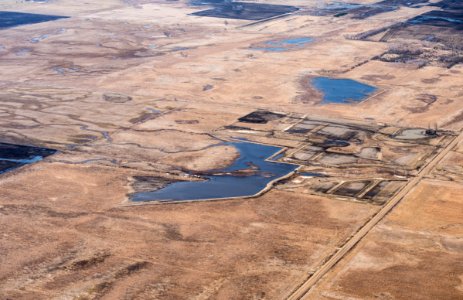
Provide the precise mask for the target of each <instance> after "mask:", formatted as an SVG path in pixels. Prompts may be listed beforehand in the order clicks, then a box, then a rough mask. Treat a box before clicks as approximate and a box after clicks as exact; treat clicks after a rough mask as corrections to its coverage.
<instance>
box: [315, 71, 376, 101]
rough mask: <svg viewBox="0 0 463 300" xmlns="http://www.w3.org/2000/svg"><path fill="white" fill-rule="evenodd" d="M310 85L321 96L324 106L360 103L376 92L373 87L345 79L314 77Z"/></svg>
mask: <svg viewBox="0 0 463 300" xmlns="http://www.w3.org/2000/svg"><path fill="white" fill-rule="evenodd" d="M312 85H313V86H314V87H315V88H316V89H317V90H318V91H320V92H321V93H322V94H323V102H322V103H324V104H328V103H347V104H349V103H353V102H360V101H362V100H365V99H366V98H368V96H370V95H371V94H372V93H373V92H375V91H376V90H377V88H376V87H374V86H371V85H368V84H364V83H361V82H358V81H356V80H352V79H345V78H330V77H315V78H313V79H312Z"/></svg>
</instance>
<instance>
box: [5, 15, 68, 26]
mask: <svg viewBox="0 0 463 300" xmlns="http://www.w3.org/2000/svg"><path fill="white" fill-rule="evenodd" d="M62 18H67V17H64V16H53V15H40V14H28V13H22V12H11V11H0V29H4V28H10V27H15V26H19V25H27V24H35V23H42V22H48V21H54V20H58V19H62Z"/></svg>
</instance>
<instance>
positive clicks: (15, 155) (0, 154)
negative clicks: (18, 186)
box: [0, 143, 56, 174]
mask: <svg viewBox="0 0 463 300" xmlns="http://www.w3.org/2000/svg"><path fill="white" fill-rule="evenodd" d="M54 153H56V150H53V149H46V148H38V147H31V146H21V145H13V144H5V143H0V174H2V173H5V172H7V171H11V170H13V169H15V168H19V167H21V166H24V165H27V164H32V163H36V162H38V161H41V160H42V159H43V158H44V157H47V156H49V155H52V154H54Z"/></svg>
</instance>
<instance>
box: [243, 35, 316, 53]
mask: <svg viewBox="0 0 463 300" xmlns="http://www.w3.org/2000/svg"><path fill="white" fill-rule="evenodd" d="M311 42H313V38H311V37H295V38H287V39H280V40H271V41H266V42H264V43H262V44H261V45H258V46H256V47H252V49H254V50H262V51H269V52H284V51H289V50H298V49H301V48H303V47H304V46H306V45H307V44H309V43H311Z"/></svg>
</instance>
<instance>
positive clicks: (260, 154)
mask: <svg viewBox="0 0 463 300" xmlns="http://www.w3.org/2000/svg"><path fill="white" fill-rule="evenodd" d="M227 144H228V145H232V146H234V147H235V148H236V149H237V150H238V151H239V153H240V157H239V158H238V159H237V160H235V162H234V163H233V165H231V166H230V167H227V168H224V169H220V170H216V171H215V173H218V174H214V175H209V176H205V178H204V179H205V180H204V181H181V182H175V183H172V184H170V185H168V186H166V187H165V188H162V189H160V190H157V191H153V192H142V193H137V194H135V195H134V196H132V200H133V201H161V202H169V201H187V200H189V201H191V200H206V199H217V198H231V197H245V196H252V195H255V194H257V193H258V192H260V191H262V190H263V189H264V188H265V187H266V186H267V185H268V184H269V183H270V182H271V181H273V180H275V179H278V178H281V177H283V176H285V175H287V174H289V173H291V172H292V171H294V170H295V169H296V168H297V166H295V165H290V164H284V163H275V162H269V161H265V159H267V158H269V157H271V156H272V155H274V154H275V153H276V152H278V151H279V150H281V149H280V148H278V147H273V146H266V145H260V144H253V143H247V142H230V143H227ZM249 169H252V170H256V171H255V172H250V173H248V174H245V173H241V174H234V175H232V174H229V173H228V172H233V171H238V170H249Z"/></svg>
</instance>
